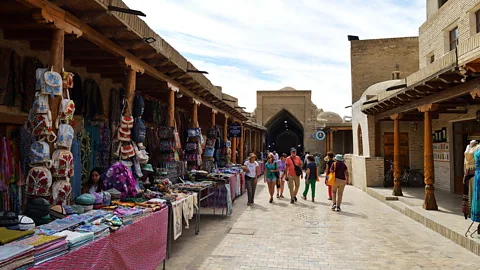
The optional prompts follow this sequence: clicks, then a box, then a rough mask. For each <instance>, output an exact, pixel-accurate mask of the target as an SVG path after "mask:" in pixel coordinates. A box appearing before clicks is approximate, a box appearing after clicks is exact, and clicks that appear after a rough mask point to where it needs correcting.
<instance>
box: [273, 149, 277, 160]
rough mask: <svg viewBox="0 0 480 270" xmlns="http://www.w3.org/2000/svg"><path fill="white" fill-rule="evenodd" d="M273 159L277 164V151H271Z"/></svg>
mask: <svg viewBox="0 0 480 270" xmlns="http://www.w3.org/2000/svg"><path fill="white" fill-rule="evenodd" d="M273 159H274V161H275V162H278V153H277V151H273Z"/></svg>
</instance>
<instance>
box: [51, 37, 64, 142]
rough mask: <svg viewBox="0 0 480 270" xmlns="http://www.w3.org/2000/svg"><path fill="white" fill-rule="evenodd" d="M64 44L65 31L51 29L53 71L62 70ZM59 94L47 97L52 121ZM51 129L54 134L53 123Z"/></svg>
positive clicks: (56, 114)
mask: <svg viewBox="0 0 480 270" xmlns="http://www.w3.org/2000/svg"><path fill="white" fill-rule="evenodd" d="M64 46H65V32H64V30H61V29H55V30H53V34H52V44H51V47H50V66H51V67H52V68H53V71H55V72H62V68H63V63H64V59H65V56H64V48H65V47H64ZM61 101H62V97H61V96H54V98H50V99H49V102H48V104H49V107H50V112H51V114H52V122H53V121H55V120H56V119H57V116H58V109H59V108H60V102H61ZM52 131H53V132H54V133H55V134H56V133H57V129H56V127H55V125H52ZM52 149H53V148H52Z"/></svg>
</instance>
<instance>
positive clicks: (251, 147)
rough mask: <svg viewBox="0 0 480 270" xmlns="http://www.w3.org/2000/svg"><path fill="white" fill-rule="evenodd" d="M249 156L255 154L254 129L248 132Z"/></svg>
mask: <svg viewBox="0 0 480 270" xmlns="http://www.w3.org/2000/svg"><path fill="white" fill-rule="evenodd" d="M247 150H248V154H250V153H251V152H253V144H252V129H249V130H248V149H247Z"/></svg>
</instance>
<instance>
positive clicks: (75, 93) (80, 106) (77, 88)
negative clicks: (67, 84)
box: [70, 73, 86, 115]
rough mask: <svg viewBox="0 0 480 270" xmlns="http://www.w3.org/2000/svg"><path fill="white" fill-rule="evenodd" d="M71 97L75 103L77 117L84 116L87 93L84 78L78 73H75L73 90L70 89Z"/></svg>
mask: <svg viewBox="0 0 480 270" xmlns="http://www.w3.org/2000/svg"><path fill="white" fill-rule="evenodd" d="M70 90H71V91H70V93H71V95H70V97H71V99H72V100H73V102H74V103H75V113H74V114H75V115H83V114H84V113H85V107H84V100H85V99H86V93H85V92H84V91H83V84H82V78H81V77H80V75H78V74H77V73H73V88H72V89H70Z"/></svg>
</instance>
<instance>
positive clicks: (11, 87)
mask: <svg viewBox="0 0 480 270" xmlns="http://www.w3.org/2000/svg"><path fill="white" fill-rule="evenodd" d="M20 67H21V59H20V55H18V54H17V53H16V52H15V51H12V52H11V57H10V64H9V68H10V72H9V73H8V79H7V89H6V90H7V91H6V93H5V97H4V101H3V104H4V105H7V106H15V105H16V104H15V101H16V97H17V95H20V94H22V93H23V82H22V72H21V69H20Z"/></svg>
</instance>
